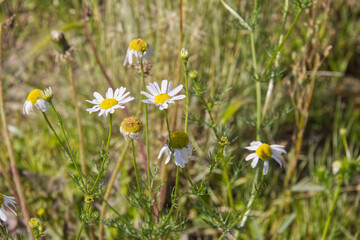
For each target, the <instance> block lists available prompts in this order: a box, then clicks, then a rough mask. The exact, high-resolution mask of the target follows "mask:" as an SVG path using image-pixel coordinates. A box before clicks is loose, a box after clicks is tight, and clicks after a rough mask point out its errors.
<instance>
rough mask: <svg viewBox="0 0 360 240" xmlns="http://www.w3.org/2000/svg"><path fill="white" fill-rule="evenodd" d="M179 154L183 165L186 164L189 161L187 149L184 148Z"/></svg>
mask: <svg viewBox="0 0 360 240" xmlns="http://www.w3.org/2000/svg"><path fill="white" fill-rule="evenodd" d="M180 153H181V157H182V159H183V161H184V163H187V162H188V161H189V155H188V151H187V149H186V148H183V149H181V150H180Z"/></svg>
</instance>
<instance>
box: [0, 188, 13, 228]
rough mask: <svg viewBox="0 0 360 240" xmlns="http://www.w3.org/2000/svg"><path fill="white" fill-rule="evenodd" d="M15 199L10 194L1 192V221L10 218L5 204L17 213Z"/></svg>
mask: <svg viewBox="0 0 360 240" xmlns="http://www.w3.org/2000/svg"><path fill="white" fill-rule="evenodd" d="M14 199H15V198H14V197H9V196H6V195H4V194H2V193H0V219H1V221H3V222H6V221H7V219H8V216H7V215H6V210H5V207H4V206H6V207H7V208H8V209H10V210H11V211H12V212H13V213H14V214H15V215H16V212H15V211H14V209H15V204H16V202H15V201H14ZM11 207H13V208H14V209H12V208H11Z"/></svg>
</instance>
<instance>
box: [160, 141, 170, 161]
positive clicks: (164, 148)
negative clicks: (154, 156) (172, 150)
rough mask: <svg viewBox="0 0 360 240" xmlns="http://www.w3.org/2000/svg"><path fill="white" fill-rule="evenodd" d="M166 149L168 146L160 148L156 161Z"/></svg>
mask: <svg viewBox="0 0 360 240" xmlns="http://www.w3.org/2000/svg"><path fill="white" fill-rule="evenodd" d="M166 149H168V146H167V145H166V144H165V145H164V146H163V147H162V148H161V150H160V152H159V156H158V159H160V158H161V156H162V155H163V154H164V152H165V151H166Z"/></svg>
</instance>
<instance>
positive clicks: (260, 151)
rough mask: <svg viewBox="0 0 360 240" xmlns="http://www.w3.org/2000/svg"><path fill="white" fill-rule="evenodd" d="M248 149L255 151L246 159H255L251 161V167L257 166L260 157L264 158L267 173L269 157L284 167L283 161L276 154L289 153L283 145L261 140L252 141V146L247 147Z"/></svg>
mask: <svg viewBox="0 0 360 240" xmlns="http://www.w3.org/2000/svg"><path fill="white" fill-rule="evenodd" d="M245 148H246V149H248V150H251V151H255V152H254V153H251V154H249V155H248V156H247V157H246V158H245V160H246V161H249V160H251V159H253V161H252V163H251V167H252V168H255V167H256V165H257V163H258V161H259V159H261V160H263V161H264V162H265V163H264V168H263V174H264V175H266V174H267V173H268V170H269V159H270V158H273V159H275V161H276V162H277V163H279V165H280V167H282V163H281V161H280V159H279V158H278V157H277V156H276V154H282V153H284V154H287V152H286V151H285V149H284V148H285V146H282V145H268V144H266V143H262V142H260V141H253V142H251V143H250V146H248V147H245Z"/></svg>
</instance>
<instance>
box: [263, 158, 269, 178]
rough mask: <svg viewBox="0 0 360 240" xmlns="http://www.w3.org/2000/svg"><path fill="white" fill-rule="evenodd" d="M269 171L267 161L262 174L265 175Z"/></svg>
mask: <svg viewBox="0 0 360 240" xmlns="http://www.w3.org/2000/svg"><path fill="white" fill-rule="evenodd" d="M268 171H269V161H265V162H264V168H263V174H264V175H266V174H267V173H268Z"/></svg>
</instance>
